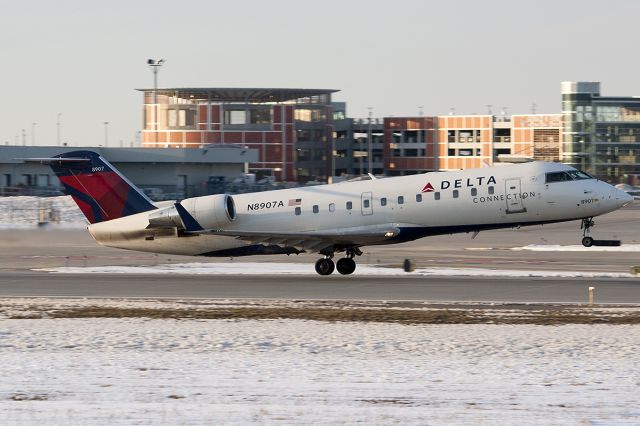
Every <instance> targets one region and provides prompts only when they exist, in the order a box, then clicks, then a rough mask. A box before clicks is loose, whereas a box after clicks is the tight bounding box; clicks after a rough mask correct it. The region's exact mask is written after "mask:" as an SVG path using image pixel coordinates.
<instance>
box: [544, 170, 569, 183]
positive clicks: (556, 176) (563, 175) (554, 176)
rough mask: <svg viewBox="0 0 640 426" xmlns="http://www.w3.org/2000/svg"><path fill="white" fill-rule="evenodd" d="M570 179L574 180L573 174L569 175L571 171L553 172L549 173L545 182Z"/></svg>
mask: <svg viewBox="0 0 640 426" xmlns="http://www.w3.org/2000/svg"><path fill="white" fill-rule="evenodd" d="M568 180H573V179H572V178H571V176H570V175H569V173H567V172H552V173H547V179H546V180H545V182H546V183H552V182H566V181H568Z"/></svg>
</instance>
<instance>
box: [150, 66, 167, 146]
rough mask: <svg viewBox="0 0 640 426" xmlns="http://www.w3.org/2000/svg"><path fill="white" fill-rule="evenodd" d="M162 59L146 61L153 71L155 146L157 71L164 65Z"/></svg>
mask: <svg viewBox="0 0 640 426" xmlns="http://www.w3.org/2000/svg"><path fill="white" fill-rule="evenodd" d="M164 62H165V60H164V59H147V65H149V66H150V67H151V70H152V71H153V122H154V123H155V124H154V128H153V141H154V142H155V145H157V144H158V71H159V70H160V67H161V66H162V64H164Z"/></svg>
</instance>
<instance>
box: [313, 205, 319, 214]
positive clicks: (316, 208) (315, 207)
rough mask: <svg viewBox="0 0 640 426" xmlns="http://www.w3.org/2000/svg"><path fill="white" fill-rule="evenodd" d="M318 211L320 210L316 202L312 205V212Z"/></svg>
mask: <svg viewBox="0 0 640 426" xmlns="http://www.w3.org/2000/svg"><path fill="white" fill-rule="evenodd" d="M319 211H320V208H319V207H318V205H317V204H316V205H314V206H313V212H314V213H318V212H319Z"/></svg>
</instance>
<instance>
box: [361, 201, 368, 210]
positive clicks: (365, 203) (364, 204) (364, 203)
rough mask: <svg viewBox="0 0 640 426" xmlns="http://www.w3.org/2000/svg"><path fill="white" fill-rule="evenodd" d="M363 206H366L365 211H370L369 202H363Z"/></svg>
mask: <svg viewBox="0 0 640 426" xmlns="http://www.w3.org/2000/svg"><path fill="white" fill-rule="evenodd" d="M362 205H363V206H364V208H365V209H368V208H369V200H364V201H363V202H362Z"/></svg>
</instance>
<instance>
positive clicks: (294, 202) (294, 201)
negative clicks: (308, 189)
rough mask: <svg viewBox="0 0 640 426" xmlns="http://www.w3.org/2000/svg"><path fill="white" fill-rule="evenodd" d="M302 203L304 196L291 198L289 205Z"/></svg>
mask: <svg viewBox="0 0 640 426" xmlns="http://www.w3.org/2000/svg"><path fill="white" fill-rule="evenodd" d="M300 204H302V198H292V199H290V200H289V206H299V205H300Z"/></svg>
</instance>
